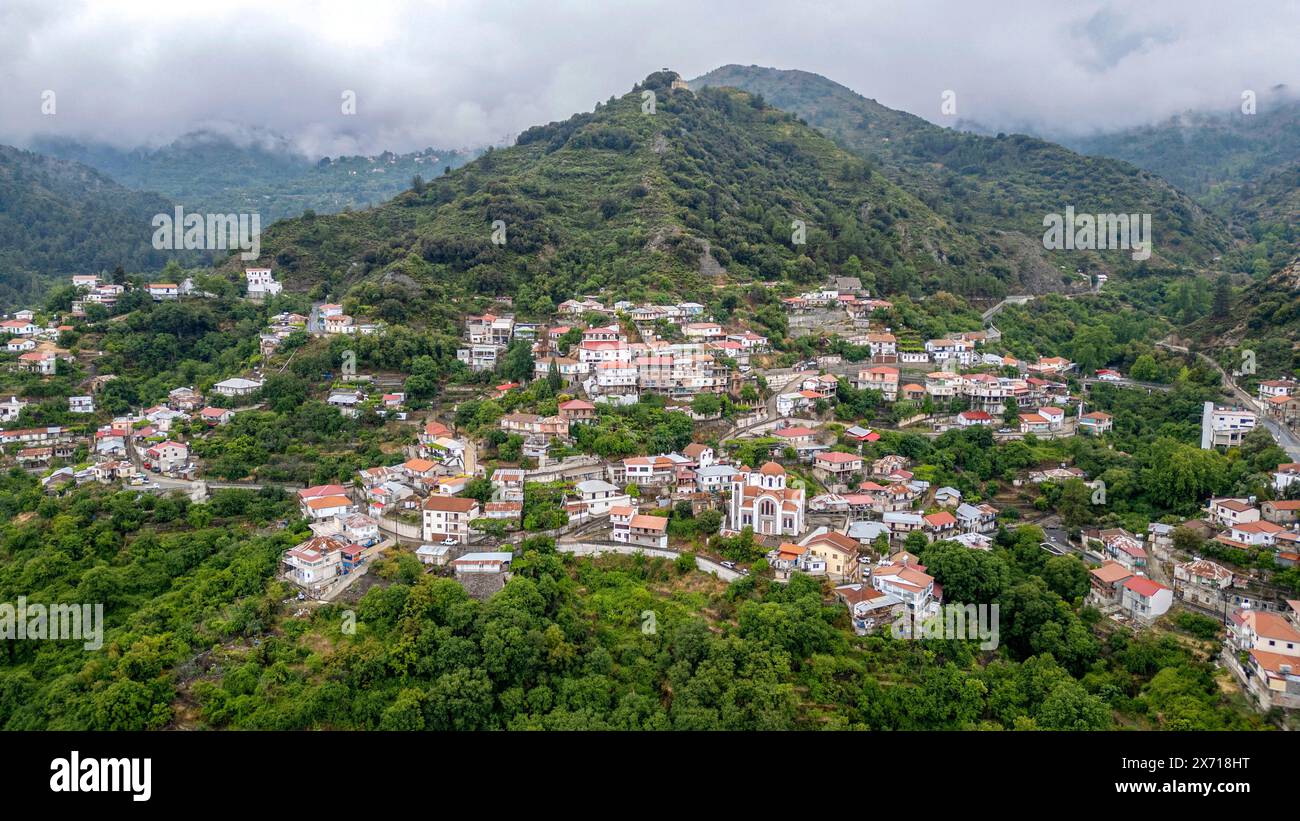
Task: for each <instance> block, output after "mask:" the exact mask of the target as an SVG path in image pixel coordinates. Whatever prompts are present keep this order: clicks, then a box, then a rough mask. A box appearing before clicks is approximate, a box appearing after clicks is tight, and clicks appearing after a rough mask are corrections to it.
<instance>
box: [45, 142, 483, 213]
mask: <svg viewBox="0 0 1300 821" xmlns="http://www.w3.org/2000/svg"><path fill="white" fill-rule="evenodd" d="M32 147H33V149H34V150H36V151H39V152H40V153H43V154H48V155H50V156H53V157H58V158H60V159H66V160H74V161H76V162H80V163H84V164H85V165H88V166H90V167H92V168H95V169H98V170H99V171H102V172H103V173H105V174H107V175H108V176H110V177H112V178H113V179H115V180H117V181H118V182H120V183H121V184H122V185H124V186H126V187H127V188H132V189H135V190H137V191H156V192H158V193H161V194H163V195H164V196H167V197H169V198H171V199H173V200H175V201H176V202H178V203H181V204H182V205H184V206H185V208H186V209H187V210H191V211H202V212H214V213H223V214H225V213H258V214H260V215H261V217H262V224H263V225H267V224H269V223H271V222H273V221H275V220H277V219H283V218H285V217H296V216H300V215H301V214H303V213H304V212H305V211H316V212H318V213H335V212H338V211H342V210H344V209H345V208H364V207H368V206H371V205H377V204H379V203H381V202H383V201H384V200H387V199H389V198H391V197H392V196H394V195H395V194H397V193H399V192H401V191H404V190H406V189H407V188H410V186H411V181H412V179H413V178H414V177H415V176H416V175H420V176H422V177H424V178H425V179H429V178H431V177H435V176H437V175H439V174H442V173H443V172H444V170H445V169H446V168H459V167H460V166H462V165H464V164H465V163H466V162H468V161H469V160H470V159H472V158H473V157H474V156H476V155H477V154H478V151H477V150H469V149H460V150H438V149H433V148H426V149H425V150H423V151H416V152H412V153H408V154H394V153H392V152H388V151H386V152H384V153H382V154H378V155H376V156H373V157H364V156H347V157H334V158H331V157H324V158H320V159H312V158H310V157H307V156H304V155H303V154H301V153H300V152H299V151H297V149H295V148H294V147H293V146H292V145H291V144H290V142H289V140H287V139H286V138H284V137H282V136H280V135H277V134H272V133H266V132H254V133H252V134H249V135H241V136H240V137H239V138H238V139H236V138H234V137H231V136H229V135H225V134H218V133H214V132H212V131H196V132H193V133H191V134H186V135H185V136H183V137H181V138H180V139H177V140H175V141H174V142H172V143H169V144H168V145H165V146H162V147H160V148H151V149H147V148H136V149H131V150H123V149H119V148H116V147H113V146H110V145H107V144H102V143H91V144H86V143H81V142H77V141H75V140H68V139H63V138H55V137H45V138H40V139H37V140H36V141H34V142H33V145H32Z"/></svg>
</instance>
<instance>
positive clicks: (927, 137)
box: [691, 65, 1232, 290]
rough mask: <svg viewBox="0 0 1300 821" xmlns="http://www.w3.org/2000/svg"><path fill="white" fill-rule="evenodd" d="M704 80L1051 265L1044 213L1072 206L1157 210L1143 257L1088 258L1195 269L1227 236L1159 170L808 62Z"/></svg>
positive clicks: (1109, 266)
mask: <svg viewBox="0 0 1300 821" xmlns="http://www.w3.org/2000/svg"><path fill="white" fill-rule="evenodd" d="M705 86H734V87H736V88H742V89H745V90H746V91H749V92H752V93H754V94H759V95H761V96H762V97H763V98H764V99H765V100H766V101H767V102H768V103H770V104H772V105H774V106H776V107H778V108H781V109H784V110H787V111H791V112H793V113H795V114H797V115H799V116H800V117H801V118H803V119H804V120H806V121H807V122H808V123H809V124H810V125H812V126H813V127H815V128H817V129H819V130H821V131H823V132H825V133H826V134H827V135H828V136H830V137H831V138H833V139H834V140H835V141H836V142H838V143H839V144H840V145H843V146H844V147H845V148H847V149H849V150H851V151H853V152H854V153H856V154H858V155H860V156H863V157H867V158H869V159H871V160H872V161H873V162H875V163H877V164H878V166H879V168H880V170H881V171H882V173H884V174H885V175H886V176H888V177H889V178H890V179H891V180H892V181H894V182H895V183H897V184H898V185H899V186H900V187H902V188H904V189H905V190H907V191H908V192H909V193H911V194H913V195H915V196H916V197H917V198H919V199H920V200H922V201H923V202H925V204H926V205H927V206H928V207H929V208H931V209H932V210H934V211H936V212H937V213H939V214H942V215H943V216H945V217H947V218H949V219H951V220H953V221H954V222H956V223H958V224H965V225H969V226H970V227H972V228H983V229H996V230H1000V231H1006V232H1009V233H1011V234H1013V235H1015V236H1018V237H1020V238H1021V239H1022V240H1023V244H1024V245H1025V246H1026V248H1027V251H1032V252H1033V253H1035V254H1036V255H1037V256H1038V257H1039V261H1040V263H1041V264H1043V265H1044V266H1046V267H1048V268H1051V267H1054V266H1055V265H1056V264H1057V262H1056V261H1055V260H1053V259H1052V258H1051V256H1050V254H1048V255H1047V256H1046V257H1044V255H1043V250H1042V243H1041V239H1042V235H1043V228H1042V220H1043V216H1044V215H1045V214H1048V213H1059V212H1061V211H1062V210H1063V209H1064V208H1065V206H1067V205H1073V206H1074V207H1075V209H1076V211H1078V212H1080V213H1084V212H1088V213H1107V212H1123V213H1134V212H1139V213H1151V214H1152V215H1153V217H1152V223H1153V232H1154V235H1155V250H1154V253H1153V255H1152V258H1151V259H1150V260H1148V261H1146V262H1145V263H1141V262H1134V261H1133V260H1131V259H1130V258H1129V256H1128V255H1127V254H1113V253H1109V254H1108V253H1102V254H1091V255H1089V256H1090V257H1091V259H1089V261H1088V262H1087V263H1086V264H1085V266H1084V267H1086V268H1095V269H1097V270H1105V271H1115V270H1119V271H1123V270H1129V269H1134V268H1139V267H1142V268H1162V267H1173V268H1195V267H1199V266H1204V265H1206V264H1209V263H1211V262H1212V261H1213V258H1214V257H1216V256H1218V255H1220V254H1222V253H1224V252H1225V251H1226V250H1227V249H1228V248H1230V247H1231V245H1232V238H1231V237H1230V235H1229V232H1228V230H1227V229H1226V227H1225V226H1224V224H1223V223H1222V222H1221V221H1220V220H1219V219H1217V218H1215V217H1214V216H1212V215H1210V214H1209V213H1207V212H1206V211H1205V209H1203V208H1202V207H1200V206H1199V205H1197V203H1196V202H1194V201H1193V200H1192V199H1191V198H1189V197H1188V196H1186V195H1185V194H1183V193H1181V192H1179V191H1178V190H1176V189H1175V188H1174V187H1173V186H1171V185H1169V183H1167V182H1165V181H1164V180H1162V179H1160V178H1159V177H1157V176H1156V175H1154V174H1151V173H1148V172H1145V171H1140V170H1138V169H1136V168H1133V167H1132V166H1129V165H1126V164H1125V163H1122V162H1116V161H1114V160H1110V159H1104V158H1097V157H1087V156H1083V155H1081V154H1077V153H1075V152H1073V151H1070V150H1069V149H1066V148H1063V147H1061V146H1060V145H1056V144H1054V143H1050V142H1047V141H1044V140H1041V139H1037V138H1034V137H1029V136H1025V135H1022V134H1012V135H998V136H996V137H987V136H980V135H977V134H969V133H963V132H959V131H953V130H951V129H946V128H941V127H939V126H937V125H934V124H932V123H930V122H927V121H926V120H923V119H921V118H920V117H916V116H913V115H911V114H907V113H905V112H900V111H895V110H893V109H890V108H887V107H885V106H882V105H880V104H879V103H877V102H875V101H874V100H869V99H867V98H865V97H863V96H861V95H859V94H857V93H856V92H854V91H853V90H851V89H849V88H846V87H845V86H842V85H840V84H839V83H836V82H833V81H831V80H828V79H826V78H825V77H821V76H819V75H817V74H812V73H809V72H804V71H786V70H780V69H773V68H761V67H758V66H748V67H746V66H738V65H729V66H723V67H722V68H718V69H715V70H714V71H711V72H709V73H708V74H705V75H703V76H702V77H699V78H697V79H696V80H693V81H691V87H692V88H699V87H705ZM1075 256H1076V257H1078V256H1081V255H1075ZM1075 262H1077V260H1075V259H1072V260H1071V263H1072V266H1073V264H1074V263H1075ZM1044 290H1061V289H1060V288H1059V287H1058V288H1054V289H1044Z"/></svg>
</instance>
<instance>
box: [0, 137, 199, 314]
mask: <svg viewBox="0 0 1300 821" xmlns="http://www.w3.org/2000/svg"><path fill="white" fill-rule="evenodd" d="M172 208H173V206H172V203H171V202H170V201H169V200H167V199H165V198H163V197H161V196H159V195H157V194H148V193H138V192H134V191H129V190H127V189H126V188H123V187H122V186H121V185H118V184H117V183H116V182H114V181H113V180H111V179H109V178H108V177H106V176H104V175H103V174H101V173H100V172H98V171H96V170H94V169H93V168H89V167H87V166H85V165H82V164H80V163H76V162H68V161H65V160H58V159H53V158H51V157H46V156H42V155H40V154H34V153H32V152H30V151H22V150H20V149H17V148H13V147H10V146H2V145H0V307H3V308H4V309H8V308H10V307H11V306H13V305H18V304H28V303H30V302H31V301H32V300H34V299H37V298H39V295H40V294H41V293H42V292H43V290H44V289H45V288H46V287H48V285H49V284H50V283H51V282H52V281H54V280H55V279H56V278H58V277H62V276H67V275H70V274H74V273H93V272H99V271H105V270H108V271H111V270H113V269H114V268H115V267H116V266H118V265H121V266H123V267H124V268H126V269H127V270H129V271H146V270H157V269H160V268H162V267H163V265H165V264H166V263H167V261H168V260H169V259H171V258H172V257H173V256H174V255H173V254H172V253H171V252H169V251H157V250H154V248H153V246H152V244H151V240H152V238H153V231H154V229H153V226H152V225H151V222H150V221H151V220H152V219H153V216H154V215H155V214H171V213H172ZM178 258H179V259H181V261H185V260H186V259H189V260H190V261H197V258H195V257H188V258H187V257H184V256H181V257H178Z"/></svg>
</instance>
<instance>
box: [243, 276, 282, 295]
mask: <svg viewBox="0 0 1300 821" xmlns="http://www.w3.org/2000/svg"><path fill="white" fill-rule="evenodd" d="M244 277H245V278H247V280H248V296H249V298H250V299H265V298H266V297H268V296H275V295H276V294H278V293H280V292H281V291H283V290H284V285H282V284H280V283H279V282H276V281H275V277H274V276H273V275H272V274H271V269H270V268H245V269H244Z"/></svg>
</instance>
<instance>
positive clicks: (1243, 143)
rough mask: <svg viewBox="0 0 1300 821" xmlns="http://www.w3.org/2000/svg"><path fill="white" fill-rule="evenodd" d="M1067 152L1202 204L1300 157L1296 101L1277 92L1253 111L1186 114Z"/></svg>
mask: <svg viewBox="0 0 1300 821" xmlns="http://www.w3.org/2000/svg"><path fill="white" fill-rule="evenodd" d="M1064 142H1065V143H1066V144H1067V145H1069V146H1070V147H1071V148H1074V149H1075V150H1077V151H1081V152H1083V153H1086V154H1091V155H1095V156H1100V157H1113V158H1116V159H1121V160H1124V161H1125V162H1129V163H1132V164H1133V165H1136V166H1137V167H1139V168H1144V169H1146V170H1148V171H1151V172H1152V173H1155V174H1159V175H1160V176H1161V177H1164V178H1165V179H1167V180H1169V181H1170V182H1172V183H1173V184H1174V185H1176V186H1178V187H1179V188H1181V189H1183V190H1184V191H1187V192H1188V193H1190V194H1192V195H1193V196H1195V197H1197V198H1199V199H1200V200H1201V201H1202V202H1203V203H1204V204H1206V205H1210V206H1213V205H1216V204H1219V203H1222V202H1224V201H1225V200H1231V199H1233V197H1231V196H1230V195H1229V196H1225V193H1228V192H1225V189H1229V190H1230V189H1233V188H1236V187H1238V186H1241V185H1243V184H1249V183H1261V182H1263V181H1264V180H1266V179H1267V178H1268V177H1270V176H1272V175H1274V174H1276V173H1278V172H1279V171H1281V170H1283V169H1284V168H1286V167H1287V166H1288V165H1293V164H1294V163H1295V162H1296V161H1297V158H1300V98H1296V97H1294V96H1292V95H1288V94H1287V93H1286V90H1285V89H1281V88H1279V89H1276V90H1274V91H1273V92H1271V93H1270V94H1269V95H1268V96H1266V97H1263V98H1261V99H1260V100H1259V101H1258V103H1257V105H1256V108H1255V113H1253V114H1246V113H1243V112H1242V111H1241V110H1240V109H1239V108H1235V109H1232V110H1231V111H1228V112H1203V111H1200V112H1198V111H1189V112H1186V113H1183V114H1179V115H1178V116H1176V117H1171V118H1169V119H1167V120H1165V121H1163V122H1160V123H1155V124H1153V125H1147V126H1142V127H1139V128H1130V129H1125V130H1122V131H1117V132H1111V133H1101V134H1095V135H1091V136H1088V137H1080V138H1074V139H1068V138H1067V139H1065V140H1064Z"/></svg>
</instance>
